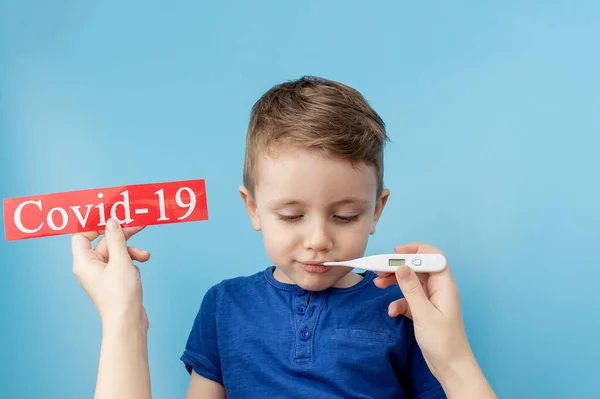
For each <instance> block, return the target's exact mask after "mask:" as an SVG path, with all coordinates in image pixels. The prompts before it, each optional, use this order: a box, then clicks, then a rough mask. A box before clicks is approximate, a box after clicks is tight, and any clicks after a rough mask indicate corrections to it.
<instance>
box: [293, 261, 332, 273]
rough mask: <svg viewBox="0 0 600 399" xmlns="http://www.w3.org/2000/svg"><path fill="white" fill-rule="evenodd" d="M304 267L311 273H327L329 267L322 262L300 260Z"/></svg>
mask: <svg viewBox="0 0 600 399" xmlns="http://www.w3.org/2000/svg"><path fill="white" fill-rule="evenodd" d="M298 263H300V265H301V266H302V268H303V269H304V270H305V271H307V272H309V273H325V272H326V271H327V270H329V267H327V266H323V264H322V263H316V262H298Z"/></svg>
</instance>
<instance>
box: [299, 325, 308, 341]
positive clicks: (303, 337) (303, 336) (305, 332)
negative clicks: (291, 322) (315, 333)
mask: <svg viewBox="0 0 600 399" xmlns="http://www.w3.org/2000/svg"><path fill="white" fill-rule="evenodd" d="M309 338H310V331H308V329H307V328H303V329H302V330H300V339H301V340H303V341H306V340H307V339H309Z"/></svg>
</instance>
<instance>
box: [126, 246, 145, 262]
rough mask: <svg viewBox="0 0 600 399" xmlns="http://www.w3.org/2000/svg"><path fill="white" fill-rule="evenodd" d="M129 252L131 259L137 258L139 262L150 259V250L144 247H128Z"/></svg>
mask: <svg viewBox="0 0 600 399" xmlns="http://www.w3.org/2000/svg"><path fill="white" fill-rule="evenodd" d="M127 252H129V256H130V257H131V260H135V261H137V262H146V261H147V260H148V259H150V252H148V251H144V250H143V249H139V248H137V247H127Z"/></svg>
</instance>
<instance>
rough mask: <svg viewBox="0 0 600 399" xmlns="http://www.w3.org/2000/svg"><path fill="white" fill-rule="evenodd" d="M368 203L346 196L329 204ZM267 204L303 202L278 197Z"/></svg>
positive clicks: (277, 204) (281, 204)
mask: <svg viewBox="0 0 600 399" xmlns="http://www.w3.org/2000/svg"><path fill="white" fill-rule="evenodd" d="M368 203H369V201H367V200H364V199H362V198H356V197H347V198H343V199H341V200H339V201H335V202H334V203H333V204H331V205H332V206H339V205H345V204H352V205H354V204H356V205H367V204H368ZM268 204H269V205H276V206H289V205H305V204H304V202H302V201H300V200H295V199H291V198H290V199H288V198H279V199H275V200H271V201H268Z"/></svg>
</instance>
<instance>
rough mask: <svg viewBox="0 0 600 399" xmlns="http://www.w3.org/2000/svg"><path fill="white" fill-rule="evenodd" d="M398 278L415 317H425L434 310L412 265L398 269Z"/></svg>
mask: <svg viewBox="0 0 600 399" xmlns="http://www.w3.org/2000/svg"><path fill="white" fill-rule="evenodd" d="M396 279H397V280H398V286H400V290H401V291H402V293H403V294H404V298H406V302H408V306H410V312H411V314H412V317H413V318H419V317H424V315H425V314H426V313H429V312H430V311H431V310H432V307H433V305H432V304H431V302H429V298H427V295H425V291H424V290H423V286H422V285H421V281H420V280H419V277H418V276H417V274H416V273H415V272H414V271H413V270H412V269H411V268H410V267H408V266H401V267H399V268H398V269H396Z"/></svg>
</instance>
